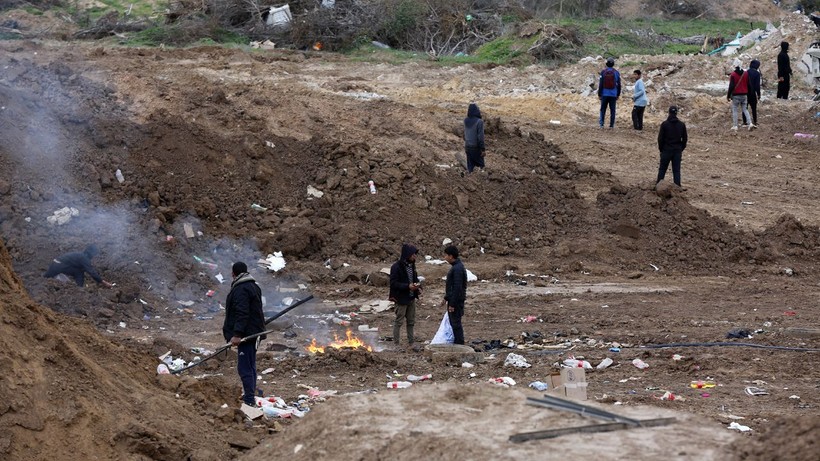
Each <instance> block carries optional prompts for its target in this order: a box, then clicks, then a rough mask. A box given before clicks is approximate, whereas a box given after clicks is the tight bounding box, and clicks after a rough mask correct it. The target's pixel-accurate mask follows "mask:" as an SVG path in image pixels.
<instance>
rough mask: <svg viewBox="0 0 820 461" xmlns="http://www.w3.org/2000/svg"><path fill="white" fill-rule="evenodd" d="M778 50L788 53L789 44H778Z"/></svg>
mask: <svg viewBox="0 0 820 461" xmlns="http://www.w3.org/2000/svg"><path fill="white" fill-rule="evenodd" d="M780 49H781V50H783V51H789V42H780Z"/></svg>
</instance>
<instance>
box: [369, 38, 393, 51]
mask: <svg viewBox="0 0 820 461" xmlns="http://www.w3.org/2000/svg"><path fill="white" fill-rule="evenodd" d="M370 43H371V44H372V45H373V46H375V47H376V48H381V49H383V50H389V49H390V45H386V44H384V43H382V42H377V41H376V40H373V41H372V42H370Z"/></svg>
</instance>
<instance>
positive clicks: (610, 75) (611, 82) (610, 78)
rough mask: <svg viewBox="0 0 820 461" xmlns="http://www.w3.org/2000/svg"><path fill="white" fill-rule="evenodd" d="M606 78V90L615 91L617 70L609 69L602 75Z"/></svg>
mask: <svg viewBox="0 0 820 461" xmlns="http://www.w3.org/2000/svg"><path fill="white" fill-rule="evenodd" d="M602 75H603V77H604V85H603V86H604V88H605V89H607V90H614V89H615V69H613V68H611V67H607V68H606V69H604V71H603V73H602Z"/></svg>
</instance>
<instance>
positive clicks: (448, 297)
mask: <svg viewBox="0 0 820 461" xmlns="http://www.w3.org/2000/svg"><path fill="white" fill-rule="evenodd" d="M444 260H445V261H447V262H448V263H450V266H451V267H450V271H449V272H448V273H447V282H446V283H445V291H444V299H443V300H442V301H441V304H442V305H445V304H446V305H447V315H448V317H449V319H450V326H451V327H452V328H453V336H454V338H455V340H454V341H453V343H454V344H464V327H463V326H462V325H461V318H462V317H463V316H464V301H465V300H466V299H467V269H465V268H464V264H462V263H461V260H460V259H458V248H456V247H454V246H452V245H451V246H448V247H447V248H445V249H444Z"/></svg>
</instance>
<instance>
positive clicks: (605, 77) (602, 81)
mask: <svg viewBox="0 0 820 461" xmlns="http://www.w3.org/2000/svg"><path fill="white" fill-rule="evenodd" d="M619 97H621V74H620V73H619V72H618V71H617V70H615V59H613V58H608V59H607V60H606V68H605V69H604V70H602V71H601V76H600V78H599V79H598V99H600V100H601V115H600V117H598V125H599V126H600V127H601V128H603V127H604V118H605V116H606V108H607V106H609V128H610V129H611V128H615V102H616V101H618V98H619Z"/></svg>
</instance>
